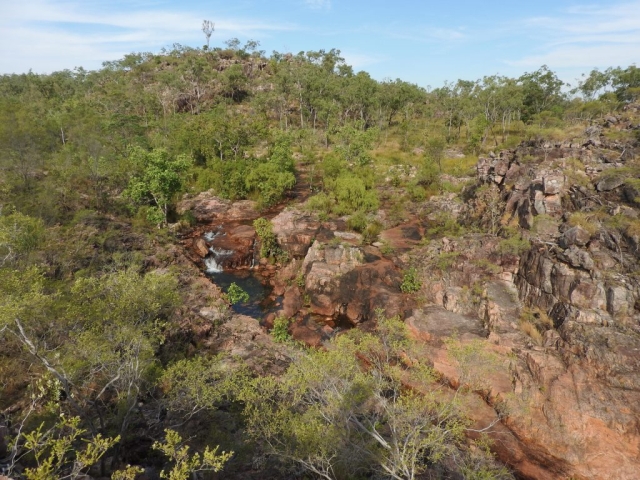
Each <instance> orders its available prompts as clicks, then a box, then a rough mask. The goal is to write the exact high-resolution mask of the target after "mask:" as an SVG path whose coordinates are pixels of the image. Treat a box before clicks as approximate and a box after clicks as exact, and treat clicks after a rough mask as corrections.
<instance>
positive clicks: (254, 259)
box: [250, 238, 256, 268]
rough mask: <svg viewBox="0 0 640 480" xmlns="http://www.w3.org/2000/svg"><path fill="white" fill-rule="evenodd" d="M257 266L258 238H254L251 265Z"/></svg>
mask: <svg viewBox="0 0 640 480" xmlns="http://www.w3.org/2000/svg"><path fill="white" fill-rule="evenodd" d="M255 266H256V239H255V238H254V239H253V245H251V267H250V268H253V267H255Z"/></svg>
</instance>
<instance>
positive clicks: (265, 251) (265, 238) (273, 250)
mask: <svg viewBox="0 0 640 480" xmlns="http://www.w3.org/2000/svg"><path fill="white" fill-rule="evenodd" d="M253 228H255V229H256V235H258V238H259V239H260V257H261V258H271V259H273V260H276V261H278V262H281V263H284V262H286V261H287V260H288V255H287V252H285V251H284V250H282V248H280V245H279V244H278V239H277V238H276V235H275V233H273V224H272V223H271V221H269V220H267V219H266V218H258V219H256V220H254V221H253Z"/></svg>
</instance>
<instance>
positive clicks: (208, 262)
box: [204, 256, 222, 273]
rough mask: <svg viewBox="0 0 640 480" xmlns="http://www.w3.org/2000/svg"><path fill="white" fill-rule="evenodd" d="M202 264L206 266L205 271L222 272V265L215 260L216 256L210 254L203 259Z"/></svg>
mask: <svg viewBox="0 0 640 480" xmlns="http://www.w3.org/2000/svg"><path fill="white" fill-rule="evenodd" d="M204 264H205V266H206V267H207V273H220V272H222V266H221V265H218V262H216V257H214V256H211V257H207V258H205V259H204Z"/></svg>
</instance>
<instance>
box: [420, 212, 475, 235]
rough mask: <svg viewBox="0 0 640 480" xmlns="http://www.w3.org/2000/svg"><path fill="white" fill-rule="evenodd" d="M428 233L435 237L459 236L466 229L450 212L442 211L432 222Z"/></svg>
mask: <svg viewBox="0 0 640 480" xmlns="http://www.w3.org/2000/svg"><path fill="white" fill-rule="evenodd" d="M430 225H431V226H430V227H429V228H428V229H427V234H429V235H431V236H433V237H459V236H460V235H464V233H465V231H466V229H465V228H464V227H463V226H462V225H460V223H459V222H458V220H457V219H456V218H454V217H453V216H452V215H451V214H450V213H447V212H441V213H439V214H438V215H437V216H436V218H435V220H433V222H431V224H430Z"/></svg>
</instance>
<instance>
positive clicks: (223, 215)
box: [176, 191, 260, 225]
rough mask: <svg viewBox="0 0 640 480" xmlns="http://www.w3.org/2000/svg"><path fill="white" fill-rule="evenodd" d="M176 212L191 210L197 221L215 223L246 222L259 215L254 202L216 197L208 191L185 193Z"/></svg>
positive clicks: (181, 212)
mask: <svg viewBox="0 0 640 480" xmlns="http://www.w3.org/2000/svg"><path fill="white" fill-rule="evenodd" d="M176 210H177V212H178V213H179V214H181V215H182V214H184V213H186V212H191V213H192V214H193V216H194V218H195V219H196V220H197V221H198V223H201V224H205V225H216V224H221V223H226V222H248V221H252V220H255V219H256V218H259V217H260V212H259V211H258V208H257V204H256V202H253V201H251V200H240V201H237V202H232V201H231V200H224V199H222V198H220V197H216V196H215V195H213V194H212V193H211V192H210V191H207V192H202V193H199V194H198V195H196V196H189V195H185V197H184V198H183V199H182V200H181V201H180V202H179V203H178V206H177V209H176Z"/></svg>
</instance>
